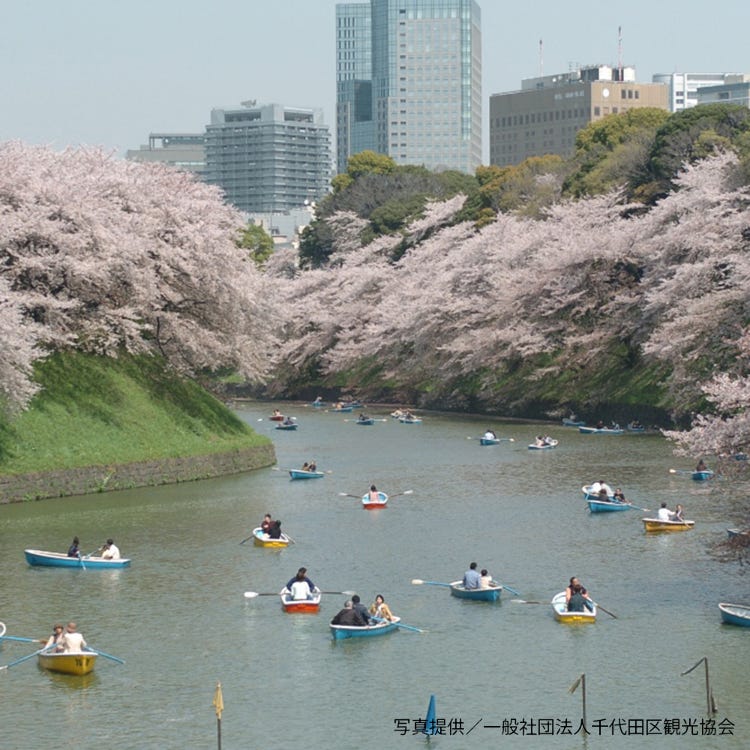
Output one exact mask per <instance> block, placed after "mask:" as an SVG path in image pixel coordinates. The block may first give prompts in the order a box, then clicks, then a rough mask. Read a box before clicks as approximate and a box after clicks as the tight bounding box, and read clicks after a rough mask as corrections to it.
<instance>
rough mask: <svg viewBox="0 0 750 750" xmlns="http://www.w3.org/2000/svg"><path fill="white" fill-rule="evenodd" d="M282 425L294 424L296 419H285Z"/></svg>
mask: <svg viewBox="0 0 750 750" xmlns="http://www.w3.org/2000/svg"><path fill="white" fill-rule="evenodd" d="M281 424H285V425H290V424H294V417H284V421H283V422H282V423H281Z"/></svg>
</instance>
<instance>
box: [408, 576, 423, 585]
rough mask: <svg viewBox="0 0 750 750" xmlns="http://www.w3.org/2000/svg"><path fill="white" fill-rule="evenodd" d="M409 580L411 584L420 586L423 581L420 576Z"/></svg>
mask: <svg viewBox="0 0 750 750" xmlns="http://www.w3.org/2000/svg"><path fill="white" fill-rule="evenodd" d="M411 582H412V583H413V584H414V585H415V586H421V585H422V584H423V583H424V581H423V580H422V579H421V578H412V579H411Z"/></svg>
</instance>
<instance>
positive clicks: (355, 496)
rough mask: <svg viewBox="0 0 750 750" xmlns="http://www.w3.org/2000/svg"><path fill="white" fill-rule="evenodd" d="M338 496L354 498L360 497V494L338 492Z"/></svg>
mask: <svg viewBox="0 0 750 750" xmlns="http://www.w3.org/2000/svg"><path fill="white" fill-rule="evenodd" d="M339 497H353V498H354V499H355V500H361V499H362V495H352V494H351V493H349V492H339Z"/></svg>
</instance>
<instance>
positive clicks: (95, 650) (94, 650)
mask: <svg viewBox="0 0 750 750" xmlns="http://www.w3.org/2000/svg"><path fill="white" fill-rule="evenodd" d="M84 650H85V651H90V652H91V653H92V654H97V656H103V657H104V658H105V659H111V660H112V661H116V662H117V663H118V664H124V663H125V659H121V658H120V657H119V656H112V654H105V653H104V651H99V649H98V648H92V647H91V646H86V648H85V649H84Z"/></svg>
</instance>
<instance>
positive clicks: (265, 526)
mask: <svg viewBox="0 0 750 750" xmlns="http://www.w3.org/2000/svg"><path fill="white" fill-rule="evenodd" d="M271 526H273V518H272V517H271V514H270V513H266V515H265V516H263V522H262V523H261V525H260V530H261V531H262V532H263V533H264V534H268V533H269V532H270V531H271Z"/></svg>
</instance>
